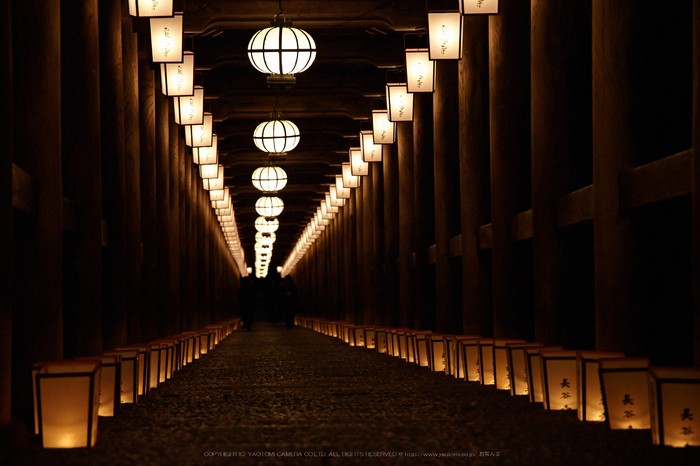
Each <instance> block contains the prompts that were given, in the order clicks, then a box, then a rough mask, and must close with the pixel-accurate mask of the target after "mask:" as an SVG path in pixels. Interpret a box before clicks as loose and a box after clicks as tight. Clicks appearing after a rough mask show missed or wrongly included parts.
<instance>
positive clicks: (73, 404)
mask: <svg viewBox="0 0 700 466" xmlns="http://www.w3.org/2000/svg"><path fill="white" fill-rule="evenodd" d="M100 375H101V361H100V360H99V359H84V360H73V361H50V362H45V363H44V364H43V365H42V366H41V368H40V369H39V371H38V372H37V374H36V392H37V411H38V415H37V418H38V420H39V425H40V431H41V439H42V444H43V446H44V448H79V447H91V446H94V445H95V442H96V441H97V415H98V409H99V396H100Z"/></svg>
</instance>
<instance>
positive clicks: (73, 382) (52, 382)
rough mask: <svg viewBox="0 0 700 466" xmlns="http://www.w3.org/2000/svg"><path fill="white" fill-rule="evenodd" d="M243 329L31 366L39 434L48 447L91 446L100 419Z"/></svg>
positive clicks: (212, 328)
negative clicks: (234, 332) (232, 333)
mask: <svg viewBox="0 0 700 466" xmlns="http://www.w3.org/2000/svg"><path fill="white" fill-rule="evenodd" d="M239 327H240V319H233V320H230V321H226V322H222V323H220V324H216V325H208V326H206V327H205V328H204V329H202V330H200V331H193V332H184V333H182V334H179V335H173V336H171V337H167V338H163V339H160V340H157V341H153V342H150V343H146V344H135V345H131V346H123V347H117V348H115V349H114V350H113V351H108V352H105V353H103V354H102V355H101V356H94V357H83V358H78V359H73V360H61V361H47V362H39V363H36V364H34V365H33V366H32V373H31V377H32V388H33V397H34V432H35V434H37V435H40V436H41V441H42V445H43V446H44V448H79V447H91V446H94V445H95V442H96V440H97V427H98V422H99V417H112V416H115V415H117V414H118V413H119V411H120V409H121V406H122V405H124V404H133V403H138V401H139V397H142V396H144V395H146V394H147V393H148V392H149V391H151V390H153V389H156V388H158V387H159V386H160V385H161V384H163V383H165V382H166V381H168V380H170V379H171V378H173V376H174V375H175V373H176V372H177V371H179V370H180V369H182V368H183V367H184V366H186V365H187V364H189V363H192V362H194V361H195V360H197V359H200V358H201V357H202V356H204V355H206V354H207V353H209V352H210V351H211V350H213V349H214V348H215V347H216V345H218V344H219V343H220V342H221V340H223V339H224V338H226V337H227V336H228V335H230V334H231V332H232V331H233V330H235V329H237V328H239Z"/></svg>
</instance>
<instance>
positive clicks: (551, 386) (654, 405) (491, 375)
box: [296, 317, 700, 447]
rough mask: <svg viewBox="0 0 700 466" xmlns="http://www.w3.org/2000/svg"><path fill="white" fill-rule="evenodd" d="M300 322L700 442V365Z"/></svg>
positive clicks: (674, 439) (438, 367) (611, 420)
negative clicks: (665, 364)
mask: <svg viewBox="0 0 700 466" xmlns="http://www.w3.org/2000/svg"><path fill="white" fill-rule="evenodd" d="M296 321H297V322H296V323H297V325H300V326H303V327H306V328H310V329H313V330H315V331H317V332H320V333H323V334H325V335H328V336H332V337H336V338H339V339H341V340H342V341H344V342H345V343H348V344H349V345H350V346H356V347H364V348H367V349H371V350H374V351H377V352H378V353H382V354H388V355H390V356H394V357H397V358H401V359H403V360H405V361H406V362H409V363H413V364H416V365H418V366H421V367H427V368H430V369H431V370H432V371H435V372H443V373H445V374H446V375H448V376H451V377H454V378H456V379H461V380H465V381H468V382H476V383H480V384H482V385H486V386H493V387H495V388H496V389H498V390H504V391H508V392H510V394H511V395H512V396H517V395H523V396H527V397H528V399H529V401H530V402H531V403H542V406H543V407H544V408H545V409H547V410H572V411H576V413H577V415H578V419H579V420H581V421H590V422H596V421H598V422H605V423H606V424H607V426H608V427H609V428H610V429H619V430H631V429H647V430H649V429H650V430H651V437H652V442H653V443H654V444H655V445H667V446H673V447H687V446H700V417H698V416H697V413H698V412H700V369H698V368H679V367H650V363H649V359H648V358H641V357H633V358H626V357H624V355H623V354H622V353H615V352H604V351H580V350H565V349H564V348H563V347H561V346H544V345H543V344H542V343H538V342H526V341H525V340H513V339H493V338H482V337H480V336H477V335H441V334H435V333H433V332H432V331H430V330H425V331H419V330H411V329H408V328H391V327H380V326H370V325H353V324H350V323H348V322H338V321H327V320H324V319H317V318H305V317H297V319H296Z"/></svg>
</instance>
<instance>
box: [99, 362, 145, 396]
mask: <svg viewBox="0 0 700 466" xmlns="http://www.w3.org/2000/svg"><path fill="white" fill-rule="evenodd" d="M104 355H105V356H112V355H115V356H119V358H120V359H121V371H120V375H121V383H120V387H121V388H120V401H121V402H122V403H137V402H138V390H139V387H138V381H139V352H138V350H134V349H123V350H119V351H117V350H115V351H107V352H106V353H104Z"/></svg>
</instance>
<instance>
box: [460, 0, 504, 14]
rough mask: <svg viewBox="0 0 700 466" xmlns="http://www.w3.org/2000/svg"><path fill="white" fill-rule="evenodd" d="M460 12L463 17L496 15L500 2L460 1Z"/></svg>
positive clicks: (490, 0)
mask: <svg viewBox="0 0 700 466" xmlns="http://www.w3.org/2000/svg"><path fill="white" fill-rule="evenodd" d="M459 12H460V13H462V14H463V15H496V14H498V0H459Z"/></svg>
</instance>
